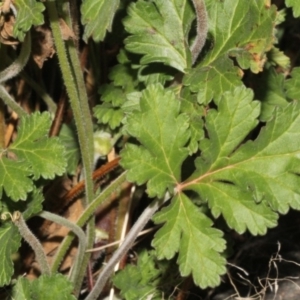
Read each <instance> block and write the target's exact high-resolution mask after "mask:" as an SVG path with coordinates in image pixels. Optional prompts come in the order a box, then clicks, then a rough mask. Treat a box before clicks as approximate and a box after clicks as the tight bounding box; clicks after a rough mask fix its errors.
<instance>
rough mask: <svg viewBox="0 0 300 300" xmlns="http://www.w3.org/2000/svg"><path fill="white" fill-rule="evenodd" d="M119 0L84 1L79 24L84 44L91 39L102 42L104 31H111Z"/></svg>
mask: <svg viewBox="0 0 300 300" xmlns="http://www.w3.org/2000/svg"><path fill="white" fill-rule="evenodd" d="M119 4H120V0H110V1H106V0H84V1H83V2H82V5H81V22H82V24H83V25H84V34H83V39H84V41H85V42H87V40H88V39H89V38H90V37H92V38H93V40H94V41H95V42H100V41H103V40H104V37H105V35H106V30H108V31H111V29H112V23H113V19H114V16H115V13H116V11H117V9H118V7H119Z"/></svg>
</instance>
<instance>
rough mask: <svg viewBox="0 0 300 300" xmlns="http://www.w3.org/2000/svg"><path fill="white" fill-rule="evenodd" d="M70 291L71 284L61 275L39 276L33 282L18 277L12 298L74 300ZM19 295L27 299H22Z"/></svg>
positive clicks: (71, 288) (71, 289)
mask: <svg viewBox="0 0 300 300" xmlns="http://www.w3.org/2000/svg"><path fill="white" fill-rule="evenodd" d="M49 291H51V292H49ZM72 291H73V286H72V284H71V283H70V282H69V281H68V280H67V278H66V277H65V276H63V275H62V274H55V275H41V276H40V277H39V278H37V279H35V280H33V281H29V280H28V279H27V278H22V277H19V278H18V281H17V284H16V285H15V286H14V288H13V296H14V297H17V298H14V299H19V300H21V299H36V300H52V299H60V300H75V297H74V296H73V295H72ZM21 295H24V296H26V297H27V298H22V297H21Z"/></svg>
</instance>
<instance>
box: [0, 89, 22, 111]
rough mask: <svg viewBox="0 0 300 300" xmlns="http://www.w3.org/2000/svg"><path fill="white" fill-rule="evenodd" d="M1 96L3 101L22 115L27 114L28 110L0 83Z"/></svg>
mask: <svg viewBox="0 0 300 300" xmlns="http://www.w3.org/2000/svg"><path fill="white" fill-rule="evenodd" d="M0 98H1V99H2V100H3V102H4V103H5V104H6V105H7V106H8V107H9V108H10V109H11V110H13V111H14V112H16V113H17V114H18V115H19V116H20V117H21V116H25V115H27V112H26V111H25V110H24V109H23V108H22V107H21V106H20V105H19V104H18V103H17V102H16V101H15V100H14V99H13V98H12V97H11V96H10V94H9V93H8V92H7V91H6V89H5V87H4V86H3V85H2V84H0Z"/></svg>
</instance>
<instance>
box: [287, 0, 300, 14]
mask: <svg viewBox="0 0 300 300" xmlns="http://www.w3.org/2000/svg"><path fill="white" fill-rule="evenodd" d="M285 5H286V6H287V7H292V9H293V15H294V17H295V18H297V17H299V16H300V3H299V1H298V0H285Z"/></svg>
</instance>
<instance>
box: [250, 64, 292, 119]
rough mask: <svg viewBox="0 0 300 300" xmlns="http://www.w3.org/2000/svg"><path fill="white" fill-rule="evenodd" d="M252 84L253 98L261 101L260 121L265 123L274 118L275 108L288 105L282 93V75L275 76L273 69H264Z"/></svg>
mask: <svg viewBox="0 0 300 300" xmlns="http://www.w3.org/2000/svg"><path fill="white" fill-rule="evenodd" d="M258 76H259V77H258V80H256V81H255V83H254V91H255V96H256V97H257V98H258V99H259V100H260V101H261V103H262V106H261V114H260V117H259V118H260V120H261V121H263V122H265V121H269V120H271V119H272V118H273V117H274V112H275V110H276V108H277V107H285V106H287V105H288V103H289V102H288V101H286V96H285V92H284V75H283V74H277V72H276V71H275V70H274V68H273V67H270V68H268V69H265V70H264V71H263V72H262V73H261V74H259V75H258Z"/></svg>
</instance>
